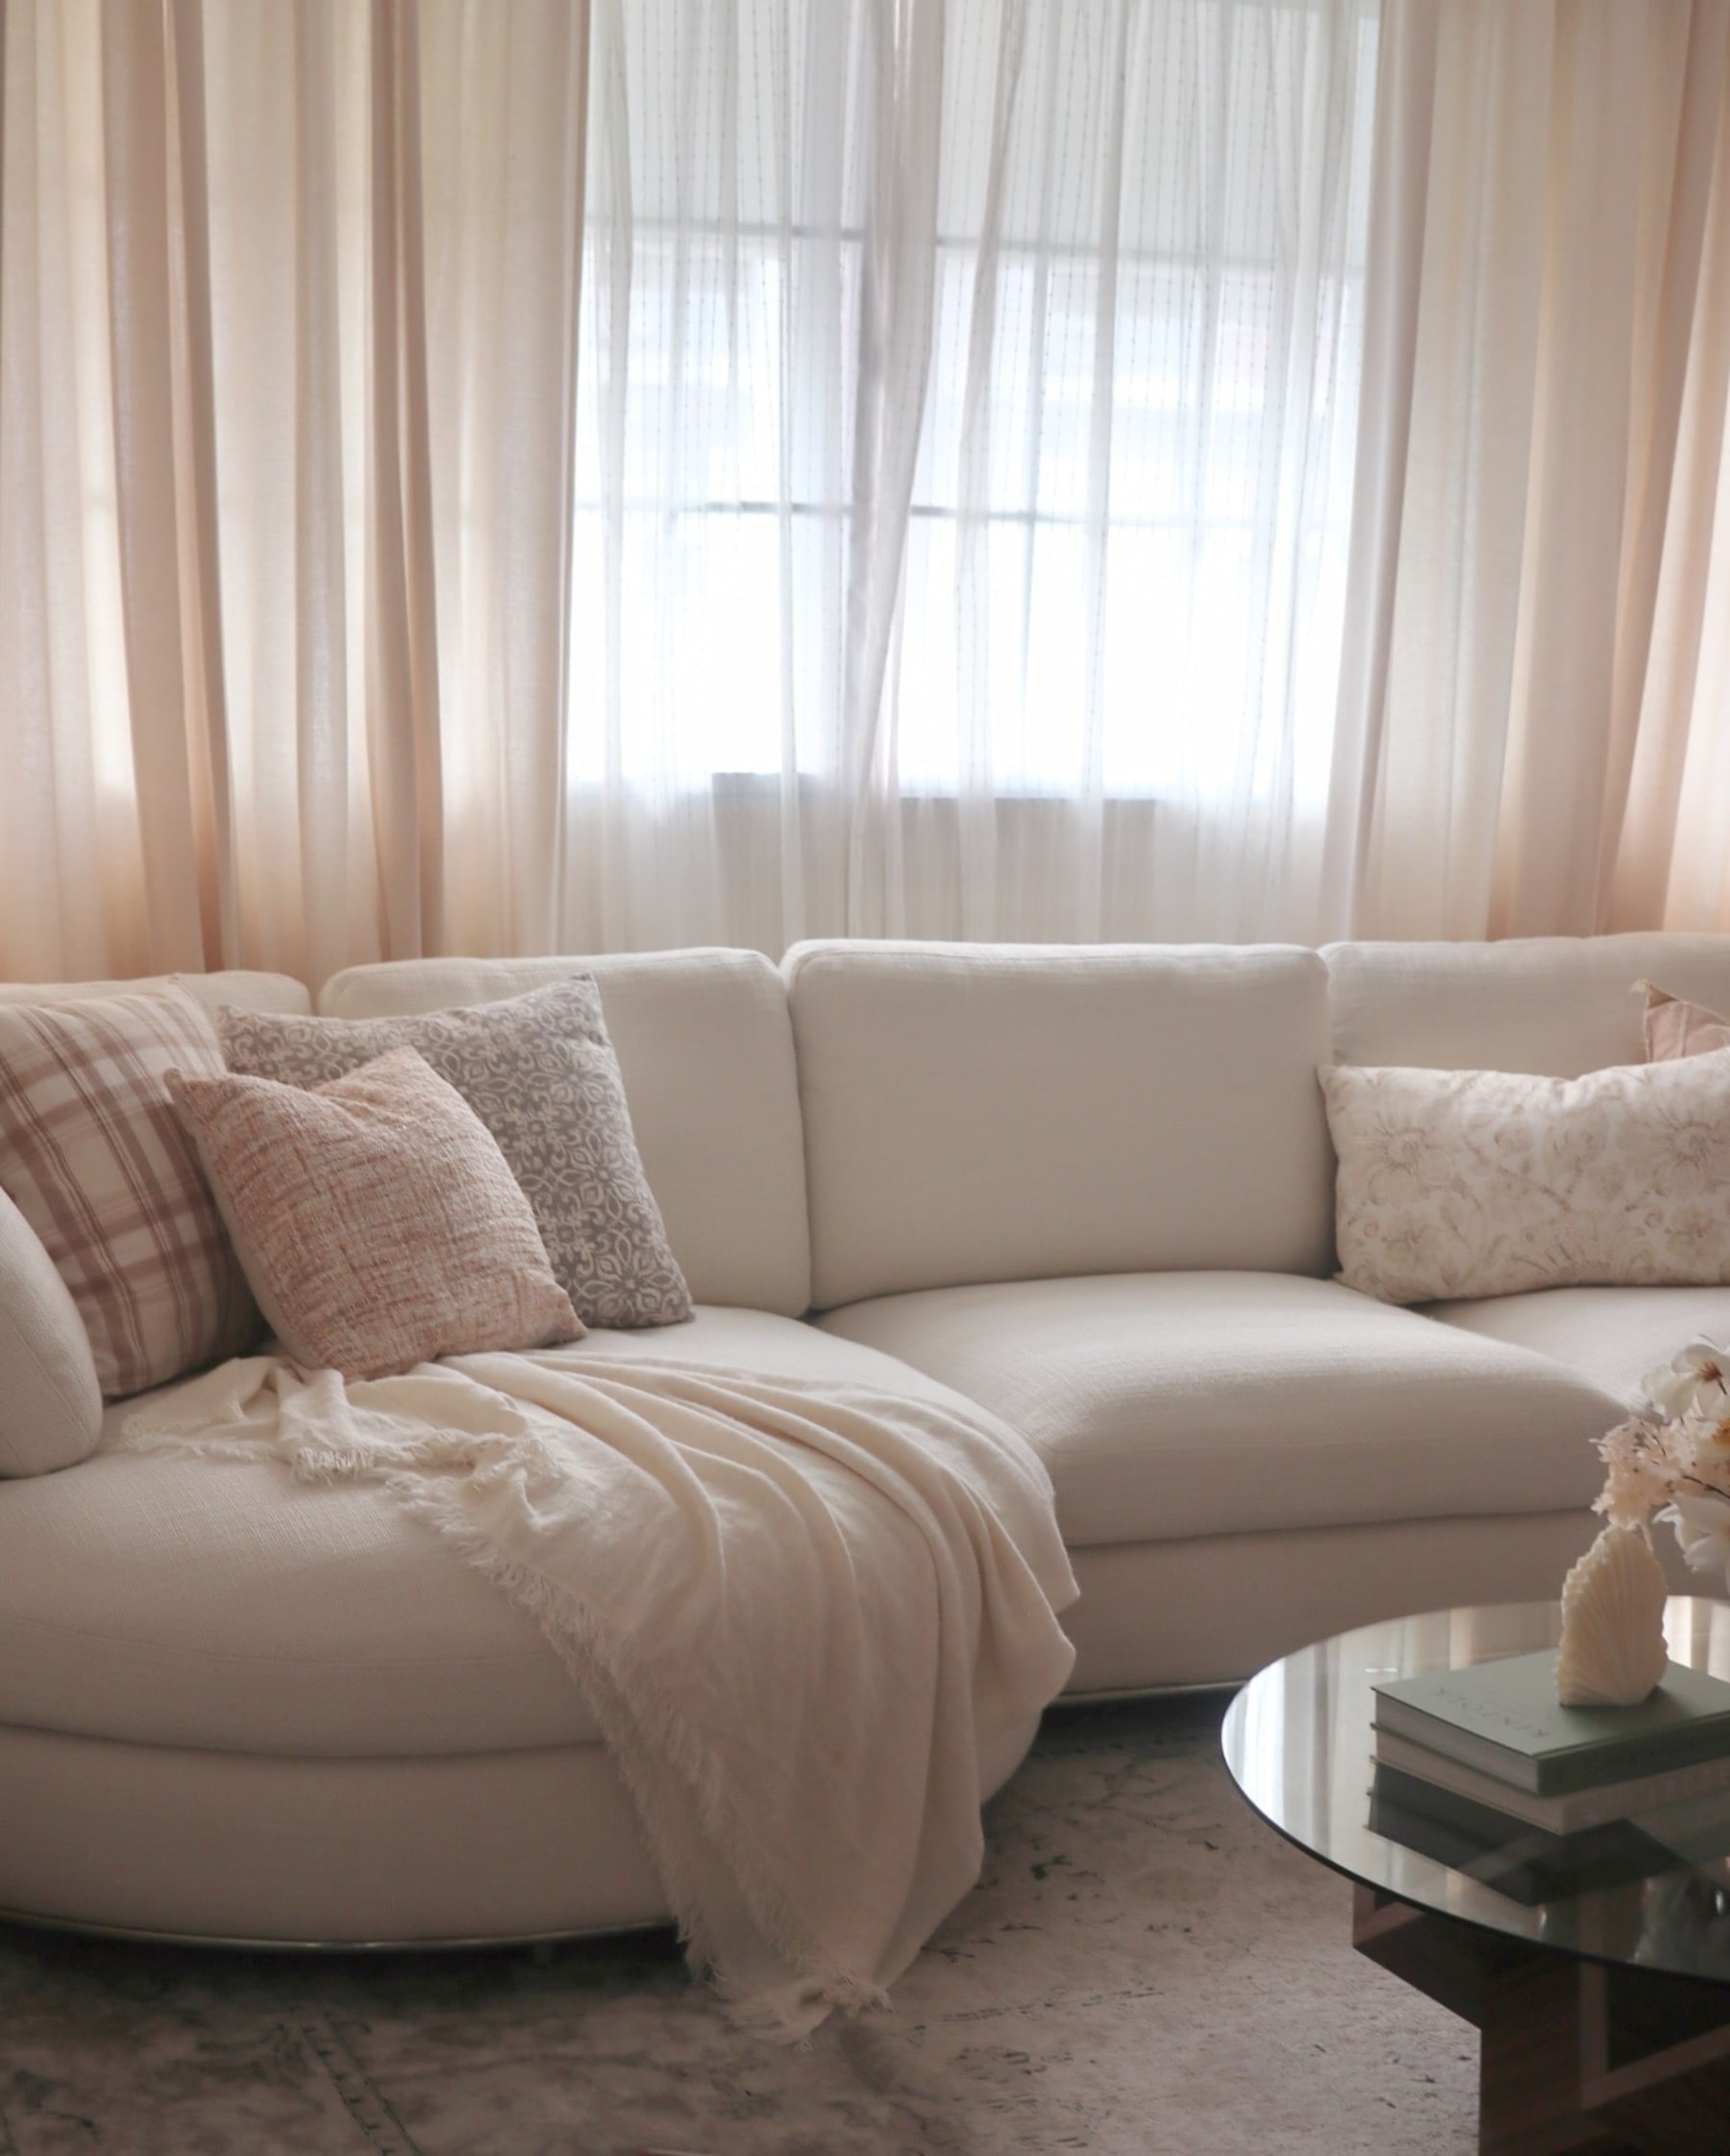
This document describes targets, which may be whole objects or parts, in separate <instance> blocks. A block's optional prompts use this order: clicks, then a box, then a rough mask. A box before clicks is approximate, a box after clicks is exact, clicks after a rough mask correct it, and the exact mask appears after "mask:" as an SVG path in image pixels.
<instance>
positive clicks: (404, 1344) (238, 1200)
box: [168, 1048, 582, 1378]
mask: <svg viewBox="0 0 1730 2156" xmlns="http://www.w3.org/2000/svg"><path fill="white" fill-rule="evenodd" d="M168 1082H169V1086H170V1088H171V1090H172V1092H173V1095H174V1102H175V1106H176V1107H177V1108H178V1109H179V1111H180V1115H181V1118H182V1120H183V1121H184V1122H185V1126H186V1128H187V1129H188V1131H190V1133H191V1134H192V1136H193V1138H194V1140H195V1141H196V1143H197V1146H198V1151H199V1155H200V1157H201V1158H202V1160H203V1161H204V1164H205V1170H206V1173H207V1174H208V1175H209V1177H210V1183H211V1186H212V1188H213V1189H214V1190H215V1193H216V1198H217V1202H218V1203H219V1204H220V1205H221V1207H222V1213H223V1218H224V1219H225V1220H226V1221H227V1222H228V1225H229V1230H230V1232H231V1234H232V1235H233V1236H234V1239H235V1249H236V1250H237V1251H239V1253H240V1260H241V1263H242V1264H243V1265H244V1266H245V1268H246V1276H247V1278H248V1279H249V1280H250V1281H251V1282H252V1285H253V1292H254V1293H255V1294H256V1295H257V1297H258V1299H259V1306H260V1309H261V1310H262V1311H263V1312H264V1315H265V1317H266V1318H268V1319H269V1321H270V1324H271V1326H272V1328H273V1329H274V1331H275V1332H276V1335H277V1337H278V1339H279V1340H280V1341H281V1342H282V1344H283V1347H284V1350H285V1351H287V1353H288V1354H289V1355H290V1356H291V1357H292V1358H293V1359H294V1361H296V1362H297V1363H300V1364H302V1365H304V1366H305V1367H307V1368H309V1369H316V1370H337V1371H340V1372H341V1373H342V1375H343V1376H344V1377H351V1378H358V1377H383V1376H388V1375H392V1374H393V1373H395V1372H397V1371H403V1370H409V1369H412V1368H413V1366H414V1365H415V1364H416V1363H419V1362H428V1361H431V1360H432V1359H433V1357H434V1356H435V1355H450V1354H464V1353H471V1354H472V1353H479V1352H481V1351H484V1350H487V1349H497V1348H542V1347H550V1346H553V1345H554V1344H556V1343H557V1342H559V1341H565V1340H575V1339H577V1338H579V1337H580V1336H581V1332H582V1326H581V1325H580V1324H579V1323H578V1320H577V1315H576V1313H575V1312H574V1311H573V1310H572V1308H571V1303H570V1298H569V1297H568V1296H567V1295H566V1294H565V1292H564V1290H563V1289H562V1288H561V1287H560V1286H559V1284H558V1282H557V1281H556V1279H555V1278H554V1277H553V1273H552V1269H551V1267H550V1266H549V1265H548V1263H547V1251H546V1246H545V1244H544V1243H542V1241H541V1238H540V1230H539V1229H538V1228H537V1227H535V1225H534V1215H533V1213H532V1212H531V1209H530V1205H529V1201H528V1200H527V1199H526V1198H525V1197H524V1196H523V1193H522V1191H521V1190H520V1189H519V1188H518V1187H517V1182H516V1178H515V1177H513V1176H512V1175H511V1173H510V1170H509V1168H508V1167H507V1165H506V1162H505V1156H504V1154H503V1153H502V1152H500V1151H499V1148H498V1143H497V1141H496V1140H495V1139H494V1138H493V1136H492V1134H491V1132H490V1131H488V1129H487V1128H486V1127H485V1125H484V1124H482V1122H481V1120H480V1118H479V1117H478V1116H477V1115H476V1114H475V1112H474V1110H473V1109H472V1108H471V1107H469V1105H468V1104H467V1103H466V1102H465V1101H464V1100H463V1099H462V1096H461V1095H460V1094H459V1093H458V1092H457V1090H456V1088H455V1087H454V1086H451V1085H448V1084H447V1083H446V1082H445V1080H444V1079H443V1078H440V1077H439V1076H438V1074H437V1072H436V1071H434V1070H433V1068H432V1067H431V1066H430V1065H429V1064H428V1063H427V1062H426V1061H425V1060H424V1059H423V1058H422V1057H421V1056H419V1055H417V1054H416V1053H415V1052H414V1050H413V1049H411V1048H400V1049H396V1050H394V1051H392V1053H390V1054H388V1055H381V1056H380V1057H378V1058H377V1060H376V1061H374V1062H371V1063H367V1064H364V1065H362V1067H361V1068H360V1069H359V1070H358V1071H353V1072H350V1073H349V1074H348V1076H347V1077H345V1078H336V1079H334V1080H333V1081H332V1082H331V1083H330V1084H329V1085H321V1086H316V1087H314V1088H312V1089H310V1090H304V1089H302V1088H301V1087H298V1086H292V1085H280V1084H278V1083H277V1082H276V1081H275V1080H274V1079H271V1078H237V1077H235V1076H234V1075H233V1074H230V1075H228V1076H226V1077H223V1078H189V1077H185V1076H183V1075H182V1074H181V1073H179V1072H172V1073H170V1075H169V1081H168Z"/></svg>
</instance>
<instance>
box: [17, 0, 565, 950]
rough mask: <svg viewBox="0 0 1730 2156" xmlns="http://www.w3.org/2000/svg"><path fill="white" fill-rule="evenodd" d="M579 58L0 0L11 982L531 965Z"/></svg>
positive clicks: (301, 24)
mask: <svg viewBox="0 0 1730 2156" xmlns="http://www.w3.org/2000/svg"><path fill="white" fill-rule="evenodd" d="M585 58H586V41H585V16H584V11H583V8H582V7H581V5H580V4H572V0H510V4H509V5H508V6H497V5H494V4H493V0H419V4H414V0H370V4H369V5H359V4H357V0H243V4H242V0H127V4H126V5H113V6H101V5H99V4H98V0H5V4H4V5H0V62H3V78H0V89H3V97H4V103H3V105H0V974H5V975H9V976H12V977H16V978H24V979H33V978H34V979H40V978H45V977H54V976H81V977H96V976H102V975H108V974H122V975H123V974H129V973H136V972H147V971H152V970H155V969H158V968H162V967H186V968H192V969H197V968H199V967H202V966H205V965H220V964H235V963H245V964H252V965H262V966H269V967H281V968H284V969H285V970H287V971H289V972H293V973H299V974H302V975H304V976H305V977H306V978H307V979H310V980H312V981H315V982H316V981H317V980H319V979H323V978H324V977H325V976H326V975H328V974H329V973H331V972H332V971H334V969H335V968H336V967H338V966H341V965H343V964H346V963H350V962H353V961H356V960H360V959H365V958H370V957H376V956H379V955H393V956H396V955H408V954H414V953H417V952H421V951H432V950H437V949H440V948H457V949H468V950H481V951H485V950H525V951H533V950H544V949H550V948H553V947H554V946H555V945H556V940H557V938H558V936H559V934H560V933H561V931H562V928H563V866H562V863H563V844H564V825H563V810H562V804H563V793H564V781H563V773H564V754H565V732H564V715H565V706H566V697H567V686H566V680H565V670H566V666H567V663H568V658H569V650H570V640H569V634H568V626H567V623H568V604H569V554H570V532H571V509H570V472H571V424H572V413H573V410H574V402H573V399H574V370H575V359H576V308H577V278H578V271H579V266H580V263H581V186H582V141H583V116H584V111H585V103H586V96H585V83H584V63H585Z"/></svg>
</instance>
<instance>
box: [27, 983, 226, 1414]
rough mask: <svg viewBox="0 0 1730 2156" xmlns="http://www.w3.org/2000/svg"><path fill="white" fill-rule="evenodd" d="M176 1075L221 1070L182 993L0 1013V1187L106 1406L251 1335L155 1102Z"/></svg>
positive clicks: (180, 1139)
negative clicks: (32, 1235)
mask: <svg viewBox="0 0 1730 2156" xmlns="http://www.w3.org/2000/svg"><path fill="white" fill-rule="evenodd" d="M176 1067H178V1068H179V1069H181V1070H183V1071H198V1072H204V1073H208V1074H210V1075H212V1076H213V1075H214V1074H216V1073H218V1072H220V1071H221V1069H222V1067H223V1065H222V1051H221V1049H220V1047H219V1046H218V1045H217V1040H216V1034H215V1030H214V1028H212V1027H211V1025H210V1020H209V1019H208V1018H207V1017H206V1016H205V1014H204V1012H203V1011H202V1010H201V1009H200V1008H199V1006H198V1004H196V1003H194V1002H193V1000H192V998H191V997H190V996H188V995H187V994H186V992H185V989H182V988H153V989H151V990H149V991H141V992H139V993H136V994H130V995H119V996H101V997H92V998H90V999H89V1000H88V1001H87V1002H81V1003H65V1004H0V1187H4V1189H5V1191H6V1193H7V1196H8V1197H9V1198H11V1200H12V1203H13V1204H14V1205H16V1206H17V1208H18V1210H19V1212H21V1213H22V1214H23V1216H24V1218H25V1219H26V1220H27V1221H28V1222H29V1223H30V1225H31V1227H33V1228H34V1229H35V1230H36V1233H37V1238H38V1239H39V1240H40V1242H41V1244H42V1247H43V1248H44V1249H45V1250H46V1251H47V1252H48V1254H49V1256H50V1257H51V1258H52V1259H53V1260H54V1263H55V1268H56V1270H57V1271H58V1272H59V1274H60V1276H61V1278H62V1280H64V1282H65V1283H66V1286H67V1288H68V1289H69V1290H70V1291H71V1296H72V1301H73V1302H74V1303H75V1304H76V1306H77V1309H78V1314H79V1317H80V1318H81V1319H82V1320H83V1322H84V1327H85V1330H86V1332H87V1333H88V1335H89V1340H90V1352H91V1355H92V1357H93V1358H94V1361H95V1364H96V1375H97V1380H98V1382H99V1383H100V1384H101V1387H102V1390H103V1392H104V1393H105V1394H106V1395H108V1397H109V1398H111V1399H114V1398H118V1397H120V1396H121V1395H124V1394H127V1393H136V1392H141V1391H143V1390H144V1388H145V1387H146V1386H150V1385H161V1384H163V1383H165V1382H166V1381H167V1379H169V1378H170V1377H178V1376H181V1375H183V1374H184V1373H185V1372H186V1371H189V1370H200V1369H202V1368H203V1367H204V1365H205V1364H206V1363H210V1362H216V1361H218V1360H220V1359H221V1357H223V1356H224V1355H232V1354H237V1353H239V1352H240V1351H242V1350H243V1349H245V1348H247V1347H248V1346H250V1345H251V1343H252V1341H253V1340H254V1338H255V1337H256V1336H257V1333H258V1329H259V1313H258V1311H257V1309H256V1308H255V1307H254V1304H253V1300H252V1297H251V1295H250V1294H249V1293H248V1291H247V1286H246V1277H245V1276H244V1274H243V1273H242V1272H241V1270H240V1266H239V1262H238V1260H237V1259H236V1258H235V1253H234V1251H233V1249H232V1248H231V1246H230V1243H229V1239H228V1235H227V1233H226V1231H225V1230H224V1228H223V1225H222V1217H221V1215H220V1214H219V1213H218V1212H217V1210H216V1203H215V1201H214V1199H212V1197H211V1196H210V1185H209V1184H208V1183H207V1182H206V1180H205V1177H204V1172H203V1170H202V1169H201V1168H200V1167H199V1164H198V1153H197V1150H196V1149H195V1148H194V1146H193V1144H192V1141H191V1140H190V1138H188V1137H187V1135H186V1133H185V1131H184V1130H183V1129H182V1128H181V1126H180V1121H179V1119H178V1117H177V1116H176V1115H175V1112H174V1104H173V1103H172V1102H171V1101H170V1100H169V1098H168V1081H167V1073H168V1071H169V1070H170V1069H172V1068H176Z"/></svg>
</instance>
